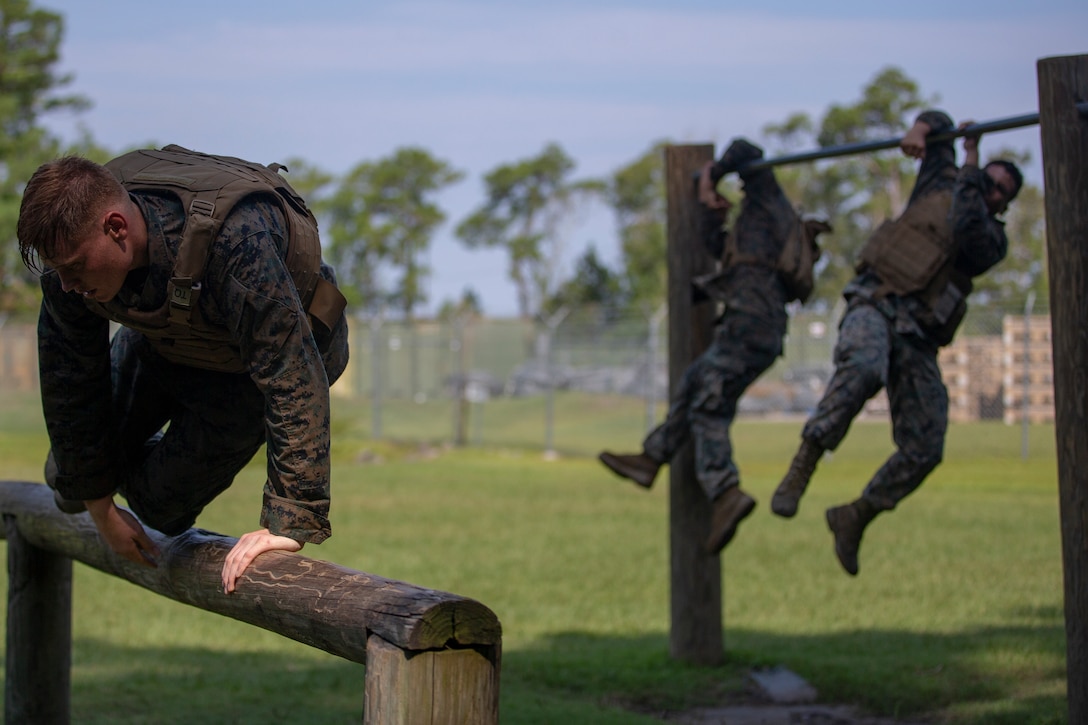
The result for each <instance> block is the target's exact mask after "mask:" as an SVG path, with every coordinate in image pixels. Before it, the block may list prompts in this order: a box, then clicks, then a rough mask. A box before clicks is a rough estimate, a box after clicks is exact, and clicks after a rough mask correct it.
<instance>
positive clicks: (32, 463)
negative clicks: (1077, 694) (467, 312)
mask: <svg viewBox="0 0 1088 725" xmlns="http://www.w3.org/2000/svg"><path fill="white" fill-rule="evenodd" d="M0 402H2V403H3V409H2V410H0V461H2V462H3V468H2V469H0V470H2V474H0V475H2V476H3V477H4V478H9V479H25V480H41V474H40V469H41V461H42V459H43V458H44V455H45V451H46V447H47V443H46V441H45V437H44V433H43V428H42V424H41V416H40V413H39V412H38V409H37V402H36V400H35V399H34V398H32V397H27V396H23V397H11V396H8V397H5V398H3V399H0ZM334 413H335V420H334V425H335V434H334V459H335V460H334V484H333V513H332V520H333V531H334V535H333V537H332V538H331V539H330V540H329V541H328V542H326V543H325V544H322V545H321V546H318V547H308V548H307V549H306V550H305V552H304V553H306V554H308V555H309V556H312V557H315V558H320V559H327V560H330V561H334V562H336V563H338V564H342V565H344V566H348V567H351V568H354V569H360V570H363V571H368V572H373V573H375V574H380V575H382V576H386V577H391V578H395V579H403V580H406V581H409V582H412V583H414V584H419V585H422V586H426V587H432V588H436V589H443V590H447V591H452V592H456V593H458V594H463V595H466V596H470V597H474V598H476V599H478V600H480V601H481V602H483V603H484V604H486V605H488V606H489V607H491V608H492V609H493V610H494V611H495V612H496V614H497V615H498V617H499V619H500V620H501V621H502V623H503V632H504V637H503V660H502V675H501V677H502V690H501V693H502V694H501V697H502V700H501V713H502V722H503V723H509V724H528V723H556V722H567V723H604V724H606V725H607V724H608V723H642V722H645V723H652V722H656V721H657V720H656V719H655V717H654V716H655V715H663V714H664V713H667V712H670V711H675V710H678V709H683V708H686V707H690V706H694V705H709V704H714V703H720V702H724V701H727V700H729V699H730V698H737V697H741V696H742V693H743V689H744V684H743V678H744V675H745V673H746V672H747V671H748V670H749V669H750V668H752V667H755V666H769V665H782V666H785V667H788V668H789V669H791V670H793V671H795V672H797V673H798V674H800V675H801V676H803V677H804V678H806V679H807V680H808V681H809V682H810V683H812V684H813V685H814V686H815V687H816V688H817V690H818V691H819V694H820V700H821V701H822V702H828V703H851V704H856V705H859V706H861V707H863V708H865V709H867V710H869V711H872V712H874V713H879V714H884V715H899V716H904V717H905V716H912V717H916V718H926V719H930V720H933V721H937V722H949V723H965V724H966V723H971V724H974V723H987V724H990V723H993V724H998V723H1000V724H1003V725H1004V724H1008V725H1013V724H1014V723H1015V724H1017V725H1020V724H1021V723H1064V722H1065V719H1066V715H1065V713H1066V705H1065V637H1064V620H1063V614H1062V568H1061V549H1060V540H1059V526H1058V523H1059V520H1058V506H1057V473H1056V460H1055V452H1054V430H1053V428H1052V427H1049V426H1034V427H1033V428H1032V429H1031V430H1030V441H1029V443H1030V446H1029V450H1030V457H1029V458H1028V459H1027V460H1024V459H1022V457H1021V430H1020V428H1019V427H1018V426H1005V425H1002V424H1000V423H977V424H969V425H968V424H965V425H954V426H953V427H952V429H951V431H950V434H949V440H948V445H947V449H946V452H945V462H944V463H943V464H942V465H941V466H940V467H939V468H938V469H937V471H936V472H935V473H934V474H933V475H932V476H931V477H930V478H929V480H928V481H927V482H926V483H925V484H924V486H923V487H922V489H921V490H920V491H919V492H917V493H916V494H915V495H914V496H913V497H911V498H910V499H908V500H907V501H905V502H904V503H903V505H902V506H901V507H900V508H899V510H897V511H895V512H893V513H891V514H885V515H883V516H881V517H879V518H878V519H877V520H876V521H875V522H874V523H873V525H872V527H871V528H870V529H869V530H868V532H867V533H866V537H865V541H864V543H863V546H862V551H861V573H860V575H859V576H858V577H857V578H851V577H849V576H847V575H846V574H844V573H843V572H842V570H841V568H840V567H839V565H838V563H837V561H836V560H835V557H834V553H833V551H832V546H831V536H830V534H829V533H828V531H827V529H826V525H825V524H824V521H823V510H824V509H825V508H826V507H828V506H831V505H834V504H837V503H841V502H845V501H848V500H850V499H852V498H854V497H855V496H856V495H857V493H858V492H860V490H861V488H862V487H863V485H864V484H865V482H866V481H867V480H868V478H869V476H870V475H871V474H872V472H873V471H874V470H876V468H877V467H878V466H879V465H880V463H881V462H882V461H883V459H884V458H885V457H886V456H887V454H888V453H889V452H890V451H891V442H890V435H889V430H888V426H887V424H886V423H884V422H879V421H877V422H859V423H857V424H855V426H854V428H853V429H852V431H851V433H850V435H849V436H848V437H847V440H846V442H845V443H844V445H843V446H842V447H841V448H840V450H839V451H837V452H836V453H835V454H834V456H832V457H830V458H825V460H824V461H823V462H822V463H821V465H820V467H819V468H818V470H817V473H816V476H815V478H814V480H813V484H812V486H811V488H810V490H809V493H808V495H807V496H806V498H805V499H804V500H803V501H802V505H801V511H800V513H799V514H798V516H797V517H796V518H795V519H793V520H791V521H785V520H782V519H779V518H777V517H775V516H773V515H771V513H770V507H769V501H770V496H771V493H772V491H773V490H774V487H775V486H776V485H777V483H778V480H779V479H780V477H781V475H782V474H783V473H784V472H785V470H786V467H787V466H788V463H789V459H790V456H791V455H792V453H793V450H794V448H795V446H796V443H797V440H798V439H797V436H798V433H799V431H800V428H801V422H800V421H791V422H766V421H760V420H751V419H745V420H741V421H740V422H739V423H738V424H737V426H736V427H735V430H734V439H735V444H736V448H737V450H738V457H737V462H738V465H739V466H740V467H741V471H742V477H743V485H744V488H745V489H746V490H748V491H749V492H750V493H752V495H754V496H755V497H756V498H757V499H758V500H759V501H760V506H759V507H758V508H757V509H756V511H755V513H754V514H753V516H752V517H751V518H750V519H748V520H747V521H746V522H745V523H744V524H743V525H742V526H741V529H740V532H739V534H738V536H737V538H736V540H734V542H733V543H732V544H731V545H730V546H729V548H728V549H727V550H726V551H725V554H724V556H723V558H722V566H723V589H724V611H723V622H724V625H725V634H724V637H725V650H726V654H727V658H726V662H725V663H724V664H723V665H721V666H719V667H713V668H700V667H694V666H688V665H684V664H681V663H678V662H675V661H673V660H671V659H670V657H669V654H668V630H669V608H668V606H669V605H668V601H669V592H668V586H669V572H668V532H667V522H668V512H667V500H668V491H667V476H666V475H662V476H661V478H660V479H659V481H658V485H657V486H656V487H655V488H654V489H653V490H651V491H643V490H640V489H638V488H637V487H635V486H634V485H632V484H630V483H626V482H623V481H620V480H619V479H617V478H615V477H614V476H612V475H611V474H610V473H608V472H607V471H606V470H605V469H603V468H602V467H601V466H600V464H598V463H597V462H596V460H595V459H594V456H595V455H596V453H597V452H598V451H599V450H600V449H601V448H606V447H609V448H615V449H618V450H634V449H637V446H638V443H639V441H640V439H641V435H642V432H643V430H644V426H645V412H644V409H643V405H642V403H640V402H639V401H635V400H624V399H619V398H612V397H587V396H582V395H576V394H563V395H560V396H558V397H557V398H556V400H555V407H554V421H555V428H554V433H553V435H554V448H555V449H556V451H557V452H558V453H559V456H558V457H557V459H555V460H548V459H546V458H545V456H543V455H542V449H543V446H544V441H545V430H546V429H545V419H546V416H545V401H544V400H543V399H541V398H533V399H519V400H501V401H492V402H489V403H487V404H485V405H484V406H483V407H482V408H476V409H474V410H473V416H472V418H471V421H470V426H469V429H470V440H472V441H473V442H474V443H476V442H479V445H473V446H470V447H468V448H465V449H451V448H449V447H448V446H446V445H444V443H443V441H446V440H448V439H449V437H450V432H451V430H452V424H453V412H452V410H451V409H450V407H449V405H448V404H447V403H441V402H433V403H427V404H425V405H412V404H405V403H389V404H388V405H386V406H385V407H384V408H383V412H382V416H383V417H382V430H383V433H384V437H383V440H382V441H378V442H376V441H373V440H371V438H370V430H371V425H372V411H371V408H370V404H369V402H367V401H361V402H358V403H354V404H353V403H351V402H349V401H345V400H338V401H337V404H336V409H335V411H334ZM262 468H263V456H258V458H257V460H256V462H255V463H254V464H251V465H250V466H249V467H248V468H247V469H246V470H245V471H244V472H243V474H242V475H241V476H240V477H239V479H238V481H237V482H236V483H235V485H234V486H233V487H232V488H231V489H230V490H229V491H228V492H227V493H226V494H224V495H223V496H222V497H220V498H219V499H218V500H217V501H216V502H215V503H214V504H213V505H212V506H211V507H210V508H209V509H208V510H207V511H206V512H205V514H204V515H203V516H202V517H201V520H200V522H199V525H200V526H202V527H203V528H207V529H211V530H214V531H219V532H223V533H229V534H232V535H239V534H241V533H243V532H245V531H248V530H250V529H253V528H256V525H257V524H256V522H257V515H258V509H259V506H260V489H261V485H262V484H263V480H264V475H263V470H262ZM2 547H3V544H2V542H0V548H2ZM74 587H75V593H74V607H75V612H74V622H73V637H74V643H73V647H74V649H73V720H74V721H75V722H80V723H106V722H109V723H146V722H157V723H189V722H204V723H258V722H259V723H267V722H299V723H303V722H304V723H339V722H344V723H347V722H357V721H358V718H359V713H360V711H361V700H362V689H363V671H362V668H361V666H359V665H355V664H352V663H349V662H346V661H344V660H341V659H339V658H336V657H333V656H331V655H327V654H325V653H323V652H320V651H318V650H314V649H311V648H309V647H306V646H304V645H301V644H298V643H295V642H293V641H290V640H287V639H284V638H282V637H279V636H278V635H275V634H271V633H269V632H265V631H263V630H260V629H257V628H254V627H251V626H249V625H245V624H242V623H239V622H236V621H234V620H231V619H227V618H223V617H217V616H214V615H211V614H208V613H206V612H202V611H199V610H196V609H193V608H191V607H187V606H185V605H181V604H177V603H174V602H171V601H168V600H165V599H163V598H161V597H158V596H156V595H153V594H151V593H149V592H145V591H143V590H141V589H139V588H138V587H135V586H133V585H131V584H129V583H127V582H124V581H120V580H115V579H113V578H112V577H109V576H107V575H105V574H102V573H100V572H98V571H95V570H92V569H89V568H87V567H84V566H82V565H77V566H76V581H75V585H74ZM639 713H641V714H639Z"/></svg>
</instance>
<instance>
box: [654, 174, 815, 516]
mask: <svg viewBox="0 0 1088 725" xmlns="http://www.w3.org/2000/svg"><path fill="white" fill-rule="evenodd" d="M741 180H742V181H743V183H744V201H743V203H742V206H741V212H740V215H739V216H738V217H737V220H736V223H735V224H734V225H733V232H732V233H733V235H734V237H735V240H736V246H737V251H738V252H739V253H740V254H741V255H744V256H745V258H755V259H759V260H761V262H760V263H741V264H736V265H733V266H731V267H729V268H728V269H726V270H725V271H724V272H722V274H721V275H720V279H719V280H718V282H719V283H720V284H717V285H715V288H716V289H717V290H719V291H720V293H719V294H720V299H719V301H721V302H724V311H723V313H722V315H721V317H720V318H719V319H718V322H717V324H716V326H715V329H714V338H713V340H712V341H711V343H710V346H709V347H708V348H707V349H706V351H704V352H703V354H702V355H700V356H699V357H698V358H696V359H695V360H694V361H692V363H691V365H689V366H688V368H687V369H686V370H685V371H684V375H683V377H682V378H681V380H680V386H679V389H678V390H677V392H676V394H675V395H674V396H673V398H672V400H671V403H670V406H669V413H668V417H667V418H666V419H665V421H664V422H663V423H662V424H661V425H660V426H658V427H657V428H655V429H654V430H653V431H652V432H651V433H650V434H649V435H648V436H647V437H646V439H645V440H644V441H643V444H642V445H643V451H644V452H645V453H646V454H647V455H649V456H650V457H651V458H653V459H654V460H656V461H661V462H667V461H670V460H672V457H673V456H674V455H676V453H677V451H679V450H680V448H681V447H682V446H683V445H684V444H685V443H686V442H687V441H688V438H689V436H690V437H692V438H694V442H695V472H696V477H697V478H698V481H699V484H700V485H701V486H702V488H703V490H704V491H705V492H706V495H707V497H708V498H710V499H711V500H714V499H717V498H718V497H719V496H721V495H722V493H724V492H725V491H726V490H727V489H729V488H731V487H733V486H736V485H738V484H739V482H740V478H739V475H738V472H737V466H736V464H735V463H734V462H733V446H732V443H731V442H730V439H729V428H730V426H731V425H732V423H733V418H734V417H735V416H736V412H737V400H739V399H740V396H741V395H742V394H743V393H744V391H745V390H746V389H747V388H748V386H749V385H751V384H752V382H753V381H754V380H755V379H756V378H758V377H759V376H760V375H761V374H762V373H763V371H765V370H766V369H767V368H769V367H770V366H771V364H772V363H774V361H775V359H776V358H777V357H778V356H779V355H781V354H782V337H783V335H785V333H786V322H787V314H786V308H785V306H786V302H787V299H788V295H787V292H786V289H785V287H784V285H783V284H782V281H781V280H780V279H779V276H778V273H777V272H776V271H775V266H776V263H777V260H778V257H779V255H780V254H781V252H782V247H783V245H784V244H785V241H786V238H787V236H788V235H789V233H790V231H791V229H793V227H794V226H795V225H796V223H797V215H796V212H795V211H794V209H793V206H792V205H791V204H790V202H789V200H788V199H787V198H786V195H785V193H783V191H782V189H781V187H780V186H779V185H778V181H777V180H776V179H775V176H774V173H773V172H772V171H770V170H769V169H763V170H759V171H754V172H750V173H744V172H742V173H741ZM721 246H723V245H719V248H720V247H721ZM708 291H710V290H708ZM710 293H711V294H712V295H715V293H714V292H710ZM715 296H718V295H715Z"/></svg>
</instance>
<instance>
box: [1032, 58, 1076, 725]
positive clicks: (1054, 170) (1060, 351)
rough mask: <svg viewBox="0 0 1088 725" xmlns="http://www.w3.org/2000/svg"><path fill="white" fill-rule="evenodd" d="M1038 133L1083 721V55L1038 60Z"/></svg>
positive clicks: (1065, 550)
mask: <svg viewBox="0 0 1088 725" xmlns="http://www.w3.org/2000/svg"><path fill="white" fill-rule="evenodd" d="M1037 70H1038V75H1039V129H1040V134H1041V137H1042V146H1043V176H1044V184H1045V189H1046V238H1047V257H1048V264H1049V268H1050V269H1049V271H1050V311H1051V320H1052V323H1051V324H1052V328H1053V332H1052V338H1051V339H1052V340H1053V346H1054V357H1053V359H1054V413H1055V422H1056V425H1055V434H1056V437H1057V449H1058V492H1059V496H1058V498H1059V505H1060V509H1061V528H1062V556H1063V563H1064V569H1065V639H1066V678H1067V688H1066V689H1067V696H1068V703H1069V722H1071V723H1086V722H1088V549H1086V547H1085V542H1086V541H1088V376H1086V374H1085V371H1088V205H1086V204H1085V199H1088V118H1085V117H1084V116H1082V115H1080V114H1079V113H1078V111H1077V108H1076V105H1075V104H1076V103H1078V102H1084V101H1086V100H1088V55H1078V56H1067V57H1058V58H1043V59H1041V60H1040V61H1039V62H1038V66H1037Z"/></svg>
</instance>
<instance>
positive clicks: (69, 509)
mask: <svg viewBox="0 0 1088 725" xmlns="http://www.w3.org/2000/svg"><path fill="white" fill-rule="evenodd" d="M59 474H60V469H58V468H57V461H56V459H55V458H53V449H52V448H50V449H49V455H48V456H46V457H45V484H46V485H47V486H49V488H51V489H52V490H53V502H54V503H56V504H57V508H58V509H60V510H61V511H63V512H64V513H66V514H79V513H83V512H84V511H86V510H87V507H86V506H85V505H84V503H83V502H82V501H79V500H73V499H68V498H64V497H63V496H61V495H60V491H58V490H57V476H58V475H59Z"/></svg>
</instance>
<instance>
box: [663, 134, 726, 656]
mask: <svg viewBox="0 0 1088 725" xmlns="http://www.w3.org/2000/svg"><path fill="white" fill-rule="evenodd" d="M713 156H714V147H713V146H712V145H710V144H700V145H688V146H667V147H665V183H666V191H667V204H668V228H667V235H668V237H667V239H668V251H667V255H668V271H669V285H668V298H669V390H670V392H672V393H675V392H676V390H677V388H678V386H679V384H680V378H681V377H682V376H683V374H684V371H685V370H686V369H687V367H688V365H689V364H691V361H692V360H694V359H695V358H696V357H698V356H699V354H700V353H702V352H703V350H705V349H706V348H707V346H708V345H709V343H710V335H711V333H712V330H713V327H714V306H713V305H712V304H701V305H693V304H692V280H693V279H694V278H695V277H696V276H698V275H701V274H706V273H708V272H711V271H713V264H714V260H712V259H711V258H710V255H708V254H707V253H706V251H705V248H704V241H703V240H704V239H705V235H706V233H707V230H706V229H705V228H704V226H703V225H704V219H705V215H704V214H703V213H702V208H701V207H700V205H699V203H698V200H697V198H696V195H695V191H696V187H695V174H696V173H697V172H698V171H699V169H700V168H702V166H703V164H704V163H705V162H707V161H710V160H712V159H713ZM692 451H693V447H692V445H691V444H690V443H689V444H688V445H686V446H685V447H684V449H683V450H681V451H680V452H679V453H678V454H677V455H676V456H675V457H674V458H673V460H672V461H671V463H670V466H669V567H670V576H671V582H670V605H671V607H670V608H671V626H670V630H669V650H670V654H671V656H672V657H673V658H675V659H678V660H682V661H685V662H691V663H693V664H699V665H716V664H719V663H720V662H721V661H722V660H723V659H724V655H725V652H724V649H723V646H722V590H721V581H722V577H721V564H720V560H719V557H718V556H708V555H707V554H706V553H705V552H704V550H703V544H704V542H705V541H706V539H707V536H709V534H710V506H709V505H708V504H707V498H706V494H705V493H704V492H703V490H702V488H701V487H700V486H699V483H698V482H697V481H696V479H695V461H694V457H693V453H692Z"/></svg>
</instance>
